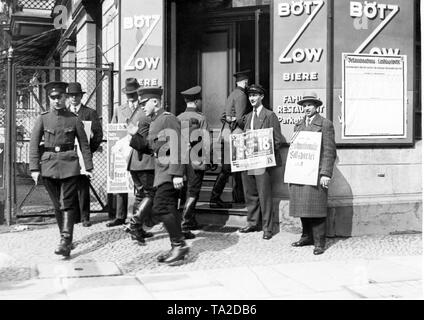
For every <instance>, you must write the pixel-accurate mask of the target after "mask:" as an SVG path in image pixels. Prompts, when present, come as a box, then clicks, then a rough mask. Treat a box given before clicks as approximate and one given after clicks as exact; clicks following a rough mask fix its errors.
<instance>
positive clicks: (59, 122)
mask: <svg viewBox="0 0 424 320" xmlns="http://www.w3.org/2000/svg"><path fill="white" fill-rule="evenodd" d="M43 137H44V147H46V148H54V147H57V146H72V145H74V144H75V137H76V138H77V139H78V142H79V145H80V149H81V153H82V156H83V159H84V164H85V168H86V170H87V171H90V170H92V169H93V161H92V154H91V152H90V147H89V145H88V140H87V135H86V134H85V131H84V125H83V124H82V122H81V120H80V119H78V117H77V116H76V115H75V113H73V112H70V111H68V110H67V109H66V108H63V109H60V110H56V109H54V108H51V109H50V111H47V112H43V113H42V114H41V115H40V116H39V117H38V118H37V120H36V122H35V125H34V128H33V129H32V133H31V141H30V145H29V168H30V170H31V171H41V176H43V177H47V178H52V179H66V178H69V177H74V176H79V175H80V170H81V168H80V164H79V159H78V154H77V152H76V151H75V149H72V150H68V151H63V152H50V151H43V152H41V153H40V142H41V140H42V138H43Z"/></svg>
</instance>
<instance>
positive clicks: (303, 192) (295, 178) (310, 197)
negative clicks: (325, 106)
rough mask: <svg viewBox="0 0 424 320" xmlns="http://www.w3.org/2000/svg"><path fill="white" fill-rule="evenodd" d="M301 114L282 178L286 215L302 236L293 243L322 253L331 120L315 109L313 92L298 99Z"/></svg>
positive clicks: (331, 145)
mask: <svg viewBox="0 0 424 320" xmlns="http://www.w3.org/2000/svg"><path fill="white" fill-rule="evenodd" d="M298 104H299V105H301V106H303V108H304V112H305V117H304V118H303V120H302V121H300V122H299V123H297V124H296V125H295V127H294V135H293V138H292V141H291V146H290V149H289V154H288V157H287V162H286V170H285V175H284V182H285V183H289V192H290V216H292V217H299V218H300V220H301V222H302V236H301V238H300V240H299V241H296V242H294V243H292V246H294V247H302V246H309V245H314V246H315V248H314V251H313V253H314V254H315V255H318V254H322V253H324V250H325V232H326V219H327V202H328V185H329V183H330V179H331V177H332V174H333V166H334V161H335V160H336V143H335V140H334V126H333V123H332V122H331V121H330V120H328V119H325V118H323V117H322V116H321V115H320V114H319V113H318V108H319V107H320V106H321V105H322V101H321V100H319V99H318V98H317V95H316V93H315V92H310V93H306V94H304V95H303V99H302V100H300V101H298Z"/></svg>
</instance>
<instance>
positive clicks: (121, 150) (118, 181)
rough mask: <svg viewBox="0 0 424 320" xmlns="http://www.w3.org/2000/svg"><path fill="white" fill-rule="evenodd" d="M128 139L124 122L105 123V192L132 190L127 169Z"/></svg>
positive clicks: (129, 191) (129, 148) (129, 149)
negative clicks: (106, 169)
mask: <svg viewBox="0 0 424 320" xmlns="http://www.w3.org/2000/svg"><path fill="white" fill-rule="evenodd" d="M130 139H131V137H130V136H129V135H128V133H127V126H126V124H124V123H109V124H108V125H107V168H108V171H107V193H131V192H132V188H133V187H132V180H131V176H130V173H129V172H128V171H127V166H128V159H129V156H130V153H131V147H130Z"/></svg>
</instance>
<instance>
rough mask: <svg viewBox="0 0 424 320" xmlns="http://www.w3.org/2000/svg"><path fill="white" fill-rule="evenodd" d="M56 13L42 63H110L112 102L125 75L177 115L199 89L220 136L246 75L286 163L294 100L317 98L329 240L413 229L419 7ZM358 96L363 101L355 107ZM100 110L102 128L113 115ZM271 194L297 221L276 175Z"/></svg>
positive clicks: (418, 198)
mask: <svg viewBox="0 0 424 320" xmlns="http://www.w3.org/2000/svg"><path fill="white" fill-rule="evenodd" d="M58 6H61V7H60V8H66V19H65V20H66V23H65V26H64V27H63V28H62V29H61V31H60V32H59V35H58V39H55V41H54V43H53V46H54V48H55V49H54V50H51V51H50V52H49V53H48V54H47V55H46V59H45V63H46V64H56V65H61V66H67V65H77V66H82V65H87V64H91V65H97V66H98V65H101V64H103V63H113V65H114V69H115V70H117V71H118V72H117V73H116V74H115V76H114V92H115V95H114V104H118V103H120V102H121V101H122V99H123V97H122V96H121V90H120V88H122V87H123V86H124V83H125V78H127V77H135V78H137V79H138V80H139V82H140V84H141V85H142V86H163V87H164V89H165V91H164V92H165V97H164V100H165V101H164V103H165V107H166V108H167V109H168V110H169V111H171V112H173V113H175V114H179V113H181V112H183V110H184V108H185V106H184V101H183V100H182V97H181V95H180V94H179V92H181V91H183V90H185V89H187V88H189V87H192V86H194V85H197V84H199V85H201V86H202V89H203V90H202V94H203V110H202V111H203V113H204V114H205V115H206V117H207V119H208V121H209V124H210V126H211V129H216V130H219V129H220V127H221V123H220V116H221V113H222V110H223V106H224V104H225V99H226V97H227V96H228V94H229V92H231V90H232V89H234V86H235V83H234V80H233V77H232V75H233V73H235V72H237V71H240V70H245V69H251V70H252V79H251V82H255V83H260V84H261V85H263V86H264V87H265V89H266V90H267V97H266V100H265V104H266V105H267V106H269V108H271V109H273V110H274V112H275V113H276V114H277V116H278V117H279V120H280V122H281V128H282V132H283V135H284V137H285V139H286V141H287V146H286V147H285V148H284V149H283V150H282V156H283V159H286V158H287V154H288V147H289V141H290V139H291V135H292V131H293V127H294V123H295V122H296V121H298V120H299V119H300V118H301V116H302V110H301V108H299V107H298V106H297V104H296V102H297V101H298V100H299V99H300V98H301V95H302V93H303V92H304V91H307V90H312V91H315V92H317V94H318V96H319V97H320V98H321V99H322V100H323V102H324V105H323V107H322V108H321V109H320V113H321V115H323V116H325V117H327V118H329V119H330V120H332V121H333V123H334V125H335V130H336V142H337V148H338V150H337V161H336V166H335V168H334V177H333V180H332V183H331V185H330V188H329V200H330V209H329V220H328V222H329V223H328V230H327V231H328V232H327V233H328V235H330V236H355V235H363V234H378V233H381V234H389V233H397V232H411V231H413V232H421V230H422V178H421V177H422V140H421V33H420V25H421V22H420V1H418V0H417V1H415V0H414V1H400V0H378V1H376V2H373V3H371V2H370V3H368V2H366V1H350V0H337V1H335V0H313V1H288V0H207V1H199V0H186V1H182V0H161V1H158V0H142V1H131V0H128V1H127V0H125V1H118V0H104V1H100V0H99V1H82V0H76V1H75V0H73V1H70V0H60V1H56V2H55V8H59V7H58ZM54 10H55V9H53V10H52V14H51V17H52V19H53V20H54V18H55V17H56V18H57V17H58V14H59V11H56V12H55V13H54V12H53V11H54ZM393 64H395V66H396V68H395V67H393V68H391V66H393ZM376 68H377V69H376ZM370 70H371V71H372V70H378V71H375V72H370ZM382 74H384V77H382V78H380V79H382V81H379V80H378V79H379V78H378V76H379V75H382ZM62 77H63V80H67V79H68V78H70V79H72V77H73V76H72V74H69V73H63V74H62ZM86 85H87V86H89V85H91V84H89V83H87V84H86ZM367 86H368V87H367ZM367 88H368V89H369V90H368V91H367V90H366V89H367ZM360 90H361V92H367V94H366V95H364V96H363V97H359V98H358V97H357V96H356V95H355V92H357V91H358V92H359V91H360ZM364 90H365V91H364ZM361 99H362V100H361ZM102 108H103V109H105V110H104V111H103V117H104V120H105V118H108V117H110V116H111V114H110V110H112V108H111V106H110V105H108V106H103V107H102ZM273 190H274V191H273V192H274V194H273V199H274V204H275V209H276V210H279V212H280V217H281V219H282V222H283V223H296V222H295V221H294V220H291V218H290V217H288V201H289V195H288V188H287V184H286V183H284V168H283V169H282V170H281V172H280V174H279V175H278V176H275V177H273Z"/></svg>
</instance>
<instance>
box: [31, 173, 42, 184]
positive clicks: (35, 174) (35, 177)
mask: <svg viewBox="0 0 424 320" xmlns="http://www.w3.org/2000/svg"><path fill="white" fill-rule="evenodd" d="M39 177H40V171H33V172H31V178H32V180H34V182H35V184H38V178H39Z"/></svg>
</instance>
